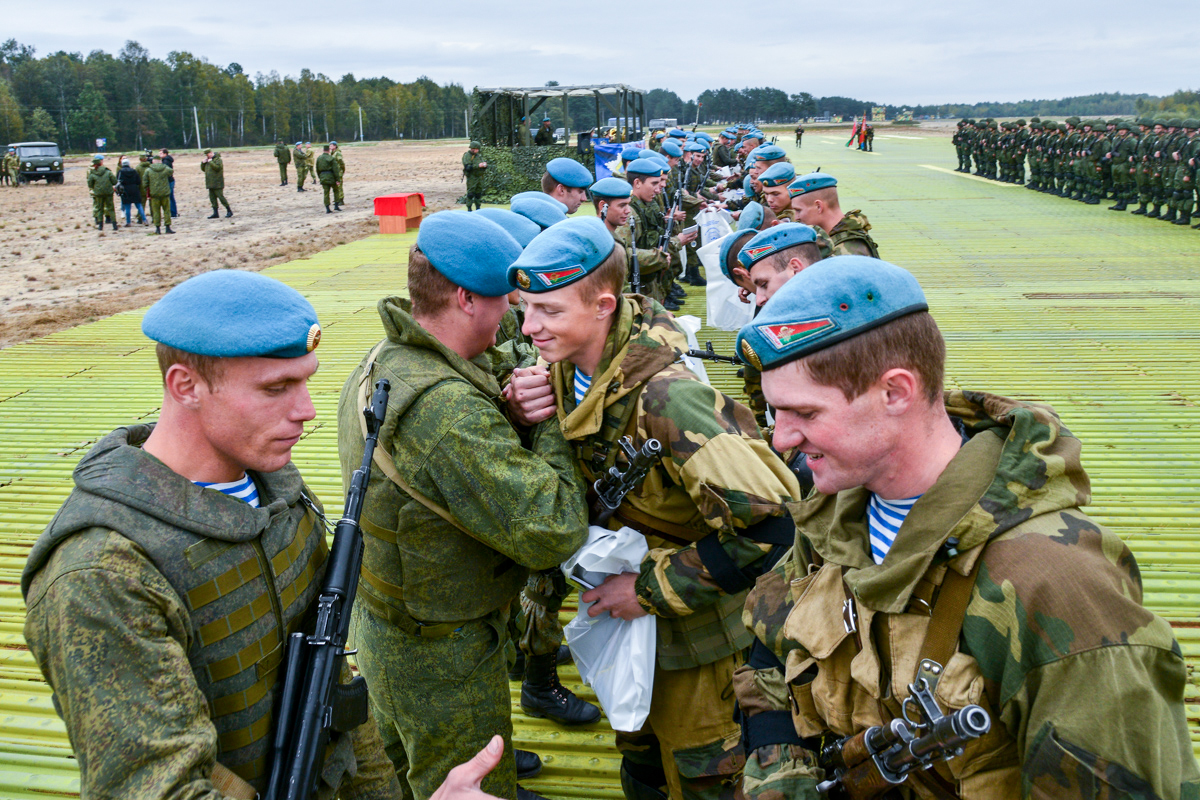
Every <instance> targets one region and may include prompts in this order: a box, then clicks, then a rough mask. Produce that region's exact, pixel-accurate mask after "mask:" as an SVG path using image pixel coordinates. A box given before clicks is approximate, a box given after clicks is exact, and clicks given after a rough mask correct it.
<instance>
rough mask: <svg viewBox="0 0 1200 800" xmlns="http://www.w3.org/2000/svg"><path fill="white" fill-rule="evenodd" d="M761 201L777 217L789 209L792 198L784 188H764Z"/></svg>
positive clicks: (785, 187)
mask: <svg viewBox="0 0 1200 800" xmlns="http://www.w3.org/2000/svg"><path fill="white" fill-rule="evenodd" d="M762 194H763V199H764V200H766V201H767V205H768V206H770V207H771V210H772V211H774V212H775V214H776V216H778V215H779V214H780V213H781V212H782V211H783V210H784V209H785V208H791V206H792V197H791V195H790V194H788V187H787V186H786V185H784V186H764V187H763V189H762Z"/></svg>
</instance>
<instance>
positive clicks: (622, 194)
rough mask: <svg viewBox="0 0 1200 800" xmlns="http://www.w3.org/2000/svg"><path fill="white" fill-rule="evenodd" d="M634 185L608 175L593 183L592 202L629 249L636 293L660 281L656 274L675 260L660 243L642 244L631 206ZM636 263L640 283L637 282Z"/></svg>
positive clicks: (615, 236)
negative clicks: (661, 247) (645, 245)
mask: <svg viewBox="0 0 1200 800" xmlns="http://www.w3.org/2000/svg"><path fill="white" fill-rule="evenodd" d="M632 200H633V187H632V186H630V184H629V181H627V180H622V179H621V178H605V179H603V180H600V181H596V183H594V184H593V185H592V203H593V204H594V205H595V207H596V216H598V217H600V219H601V220H603V221H604V225H605V227H607V228H608V232H609V233H611V234H612V237H613V239H615V240H616V241H617V244H618V245H620V247H621V248H623V249H624V251H625V262H626V268H627V270H628V273H629V288H630V290H631V291H632V292H633V293H634V294H642V293H643V292H644V290H646V289H648V288H649V287H650V286H651V285H653V284H654V283H656V275H657V273H658V272H659V271H660V270H662V269H663V268H664V267H667V266H669V265H670V263H671V259H670V256H669V255H667V254H666V253H664V252H663V251H661V250H659V249H658V248H657V247H638V246H637V244H636V241H635V240H636V239H637V231H636V227H637V221H636V217H635V215H634V213H633V209H632V208H631V207H630V203H631V202H632ZM635 265H636V273H637V285H633V280H634V272H635Z"/></svg>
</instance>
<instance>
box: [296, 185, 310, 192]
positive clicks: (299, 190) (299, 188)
mask: <svg viewBox="0 0 1200 800" xmlns="http://www.w3.org/2000/svg"><path fill="white" fill-rule="evenodd" d="M296 191H297V192H307V191H308V190H307V189H305V188H304V187H303V186H297V187H296Z"/></svg>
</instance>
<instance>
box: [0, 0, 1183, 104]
mask: <svg viewBox="0 0 1200 800" xmlns="http://www.w3.org/2000/svg"><path fill="white" fill-rule="evenodd" d="M38 7H39V8H44V9H47V13H36V14H35V13H27V12H22V13H17V14H6V15H5V20H4V27H3V30H2V31H0V37H3V38H8V37H10V36H11V37H15V38H16V39H17V40H18V41H19V42H21V43H23V44H30V45H33V46H34V47H36V48H37V52H38V54H39V55H46V54H47V53H52V52H55V51H57V50H67V51H81V52H84V53H87V52H89V51H91V50H95V49H101V50H106V51H108V52H110V53H116V52H117V51H118V50H120V48H121V47H122V46H123V45H124V43H125V41H126V40H128V39H134V40H136V41H138V42H140V43H141V44H142V45H143V46H145V47H146V48H148V49H149V50H150V52H151V54H152V55H153V56H155V57H158V58H163V57H165V56H166V54H167V53H168V52H170V51H171V50H187V51H190V52H192V53H193V54H194V55H197V56H204V57H207V58H208V59H209V61H211V62H213V63H216V64H221V65H225V64H228V63H230V62H234V61H236V62H238V63H240V64H241V65H242V67H243V68H244V69H245V71H246V72H247V73H249V74H250V75H251V76H253V75H254V74H255V73H257V72H269V71H271V70H277V71H278V72H280V73H281V74H292V75H295V74H298V73H299V71H300V70H301V69H302V68H305V67H307V68H309V69H311V70H313V71H314V72H323V73H325V74H326V75H328V76H330V77H332V78H335V79H336V78H339V77H341V76H342V75H344V74H345V73H347V72H353V73H354V74H355V76H356V77H359V78H363V77H371V76H377V75H386V76H388V77H390V78H393V79H395V80H398V81H410V80H412V79H414V78H416V77H418V76H420V75H422V74H424V75H428V76H429V77H430V78H432V79H433V80H435V81H436V82H438V83H447V82H451V81H454V82H458V83H461V84H463V85H464V86H465V87H466V88H467V89H468V90H470V88H471V87H473V86H497V85H503V86H538V85H542V84H544V83H545V82H546V81H548V80H556V81H558V82H559V83H561V84H573V83H579V84H587V83H605V82H624V83H628V84H632V85H633V86H636V87H638V88H641V89H647V90H648V89H652V88H657V87H663V88H668V89H672V90H674V91H676V92H677V93H678V94H679V95H680V96H681V97H683V98H684V99H693V98H695V96H696V95H697V94H698V93H699V92H700V91H702V90H704V89H707V88H719V87H722V86H728V87H743V86H764V85H766V86H774V87H777V88H780V89H783V90H785V91H787V92H789V93H794V92H800V91H807V92H811V93H812V94H814V95H818V96H825V95H842V96H847V97H855V98H858V99H861V100H869V101H874V102H882V103H893V104H897V105H899V104H908V103H942V102H978V101H984V100H1001V101H1010V100H1021V99H1027V98H1058V97H1065V96H1071V95H1080V94H1092V93H1094V92H1112V91H1120V92H1147V93H1150V94H1170V93H1171V92H1173V91H1175V90H1176V89H1180V88H1200V46H1198V45H1197V41H1198V40H1197V35H1196V34H1197V32H1198V30H1200V28H1198V26H1197V22H1196V10H1197V1H1196V0H1157V2H1154V3H1147V2H1129V0H1092V1H1091V2H1088V3H1083V2H1065V1H1064V0H1009V1H1008V2H996V1H995V0H993V1H992V2H976V0H953V2H950V1H949V0H925V1H924V2H919V1H918V0H855V1H854V2H839V3H832V2H826V3H820V4H817V3H812V2H790V1H789V0H781V1H780V2H774V3H738V2H732V1H731V2H721V3H718V2H713V0H691V2H658V3H653V2H652V3H620V4H614V3H608V4H603V3H584V2H564V3H552V2H545V0H542V1H541V2H537V3H534V2H530V0H507V2H487V3H484V2H455V1H454V0H415V2H403V1H402V2H395V1H394V0H393V2H384V1H383V0H343V1H342V2H336V3H326V4H321V3H293V4H282V3H273V2H272V3H268V2H263V1H262V0H250V2H246V0H241V2H234V1H233V0H206V1H205V2H200V3H190V4H180V3H159V4H151V5H149V6H136V5H135V6H128V7H126V9H125V10H120V8H119V7H114V6H113V5H112V4H103V3H102V4H97V3H94V2H83V1H82V0H53V1H52V2H51V3H50V4H49V6H48V7H44V6H38ZM26 8H29V6H26ZM601 8H606V9H610V11H609V12H608V16H609V17H611V18H612V21H606V20H605V19H604V15H603V14H602V13H600V12H599V11H598V9H601ZM48 31H52V32H48ZM1188 81H1191V82H1192V83H1191V84H1189V83H1188Z"/></svg>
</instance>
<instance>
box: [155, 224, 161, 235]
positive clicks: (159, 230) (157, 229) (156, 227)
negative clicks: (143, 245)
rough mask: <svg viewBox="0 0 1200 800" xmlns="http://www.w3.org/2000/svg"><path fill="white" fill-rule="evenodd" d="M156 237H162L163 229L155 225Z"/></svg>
mask: <svg viewBox="0 0 1200 800" xmlns="http://www.w3.org/2000/svg"><path fill="white" fill-rule="evenodd" d="M154 235H155V236H161V235H162V229H161V228H159V227H158V226H157V225H155V226H154Z"/></svg>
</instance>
